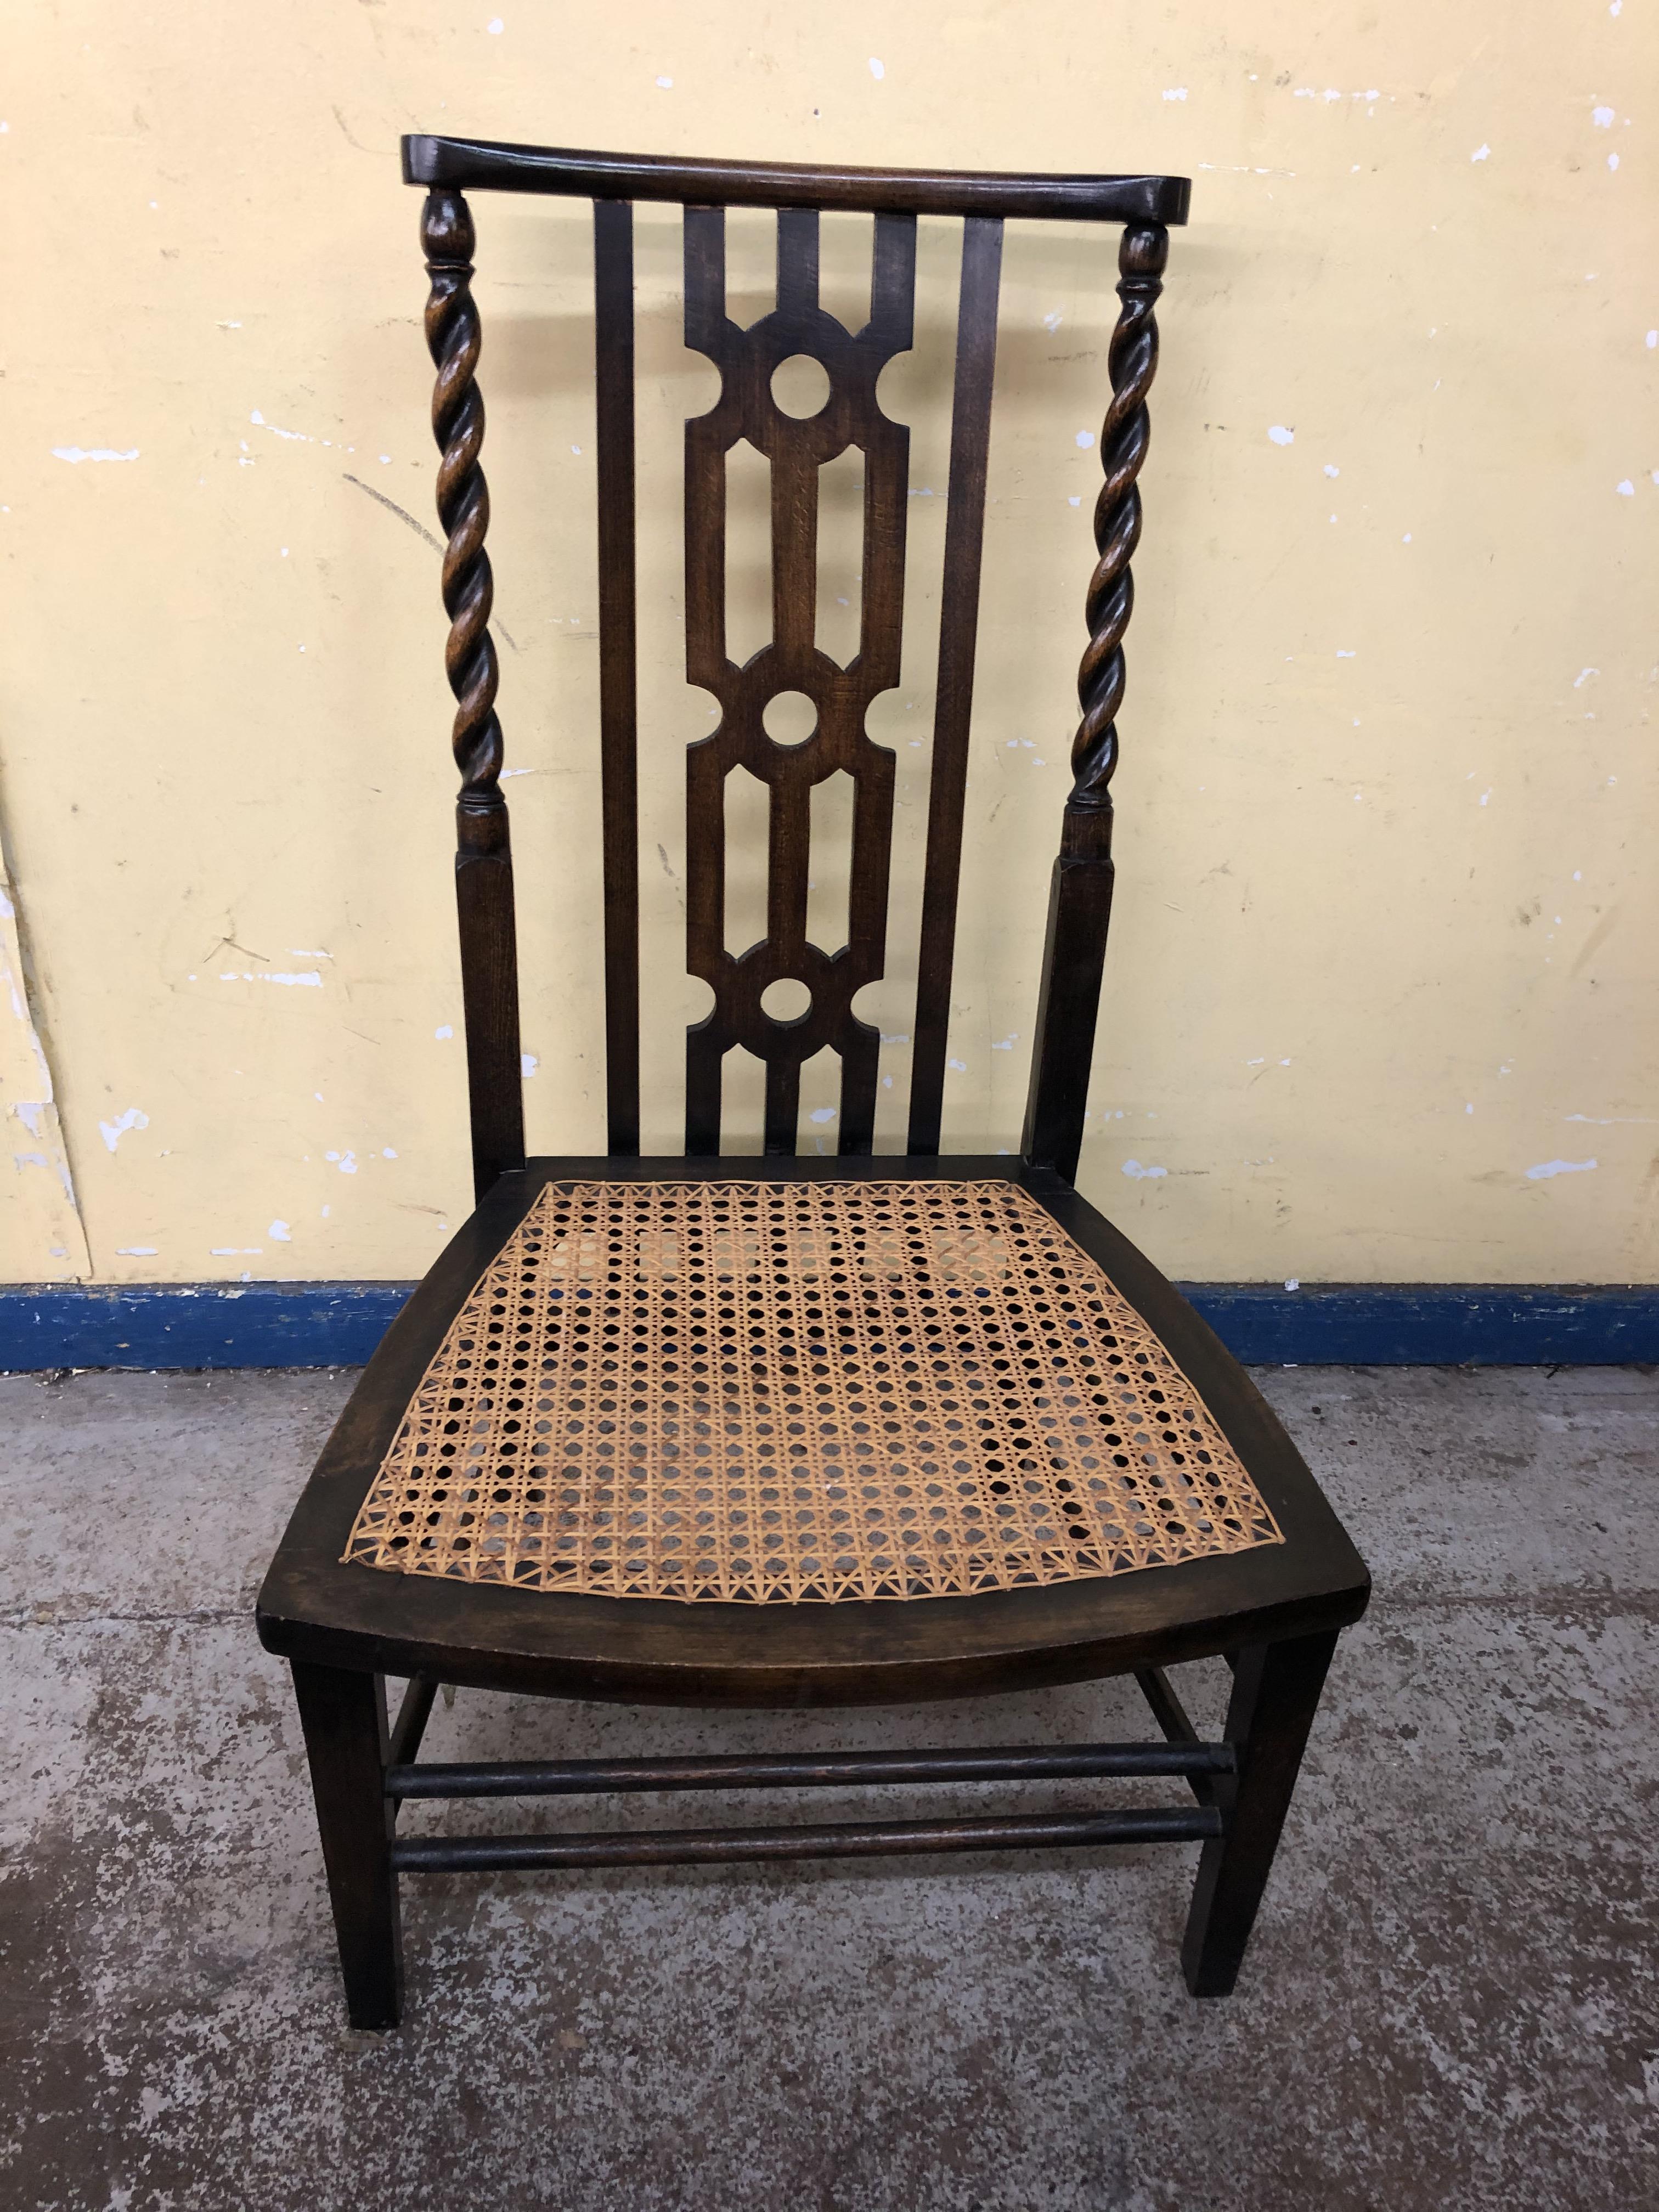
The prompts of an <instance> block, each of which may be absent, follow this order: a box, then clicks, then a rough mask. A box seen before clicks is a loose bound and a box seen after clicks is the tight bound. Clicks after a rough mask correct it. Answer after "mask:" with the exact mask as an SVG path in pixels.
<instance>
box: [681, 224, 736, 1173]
mask: <svg viewBox="0 0 1659 2212" xmlns="http://www.w3.org/2000/svg"><path fill="white" fill-rule="evenodd" d="M730 327H731V326H730V325H729V324H728V323H727V321H726V210H724V209H723V208H717V207H688V208H687V209H686V210H685V343H687V345H688V346H693V347H695V348H696V349H697V350H698V351H699V352H701V353H704V354H706V355H708V357H709V359H710V360H711V361H714V362H717V363H719V364H720V368H721V370H722V376H723V375H724V370H725V364H726V351H727V340H726V334H727V332H728V331H729V330H730ZM721 404H723V399H722V402H720V403H717V404H716V405H715V406H714V408H713V409H712V410H710V412H709V414H708V415H703V416H693V417H692V418H691V420H690V421H689V422H687V423H686V426H685V676H686V681H687V682H688V683H689V684H702V686H704V688H705V689H706V690H710V691H712V692H713V693H714V696H715V697H716V698H717V699H720V700H721V701H722V702H724V699H725V696H726V671H727V667H728V663H727V661H726V446H725V441H724V433H723V430H722V428H721V425H720V421H719V419H718V418H719V416H720V406H721ZM726 765H727V763H726V758H725V755H724V750H723V749H722V746H721V743H720V731H719V730H715V731H714V732H712V733H711V734H710V735H709V736H708V737H706V738H698V739H697V741H696V744H690V745H688V746H687V747H686V752H685V964H686V968H687V969H688V971H689V972H690V974H691V975H700V976H701V977H702V980H703V981H704V982H706V983H708V985H709V986H710V987H711V988H712V989H713V990H714V1005H713V1006H711V1007H710V1009H709V1011H708V1013H707V1014H706V1015H705V1016H704V1017H703V1018H702V1021H700V1022H696V1023H693V1024H692V1025H691V1027H690V1029H689V1030H687V1031H686V1037H685V1149H686V1151H687V1152H688V1153H689V1154H690V1156H691V1158H694V1159H698V1158H714V1157H715V1156H716V1155H717V1154H718V1153H719V1152H720V1091H721V1081H720V1076H721V1070H722V1067H723V1066H724V1063H725V1059H726V1049H727V1047H728V1046H729V1045H730V1043H731V1042H732V1038H731V1034H730V1030H729V1029H728V1026H727V1023H726V1013H725V1009H724V1007H723V1006H722V1004H721V999H720V983H721V979H722V977H723V975H724V973H725V969H726Z"/></svg>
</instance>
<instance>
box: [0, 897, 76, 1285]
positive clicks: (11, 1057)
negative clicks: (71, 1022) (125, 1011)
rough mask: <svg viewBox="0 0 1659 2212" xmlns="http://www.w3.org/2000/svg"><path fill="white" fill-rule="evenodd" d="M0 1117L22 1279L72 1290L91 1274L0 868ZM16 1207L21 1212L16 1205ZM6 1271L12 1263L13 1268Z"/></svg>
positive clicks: (11, 900) (13, 910)
mask: <svg viewBox="0 0 1659 2212" xmlns="http://www.w3.org/2000/svg"><path fill="white" fill-rule="evenodd" d="M0 1110H3V1119H4V1124H5V1130H6V1136H7V1141H8V1150H9V1152H10V1155H11V1167H12V1174H13V1176H14V1177H15V1182H14V1185H13V1188H12V1190H11V1192H10V1193H9V1206H8V1209H7V1210H8V1212H11V1210H12V1208H14V1207H15V1208H16V1209H17V1215H18V1218H17V1219H16V1225H15V1238H14V1237H12V1236H9V1237H8V1239H7V1242H8V1245H9V1246H10V1247H12V1249H15V1250H18V1251H20V1252H21V1255H23V1260H24V1264H25V1265H26V1266H27V1268H28V1270H29V1276H30V1279H32V1280H34V1281H37V1282H42V1283H63V1282H75V1281H79V1280H82V1279H84V1278H85V1277H87V1276H88V1275H89V1274H90V1273H92V1261H91V1258H90V1256H89V1255H88V1250H87V1239H86V1232H85V1231H84V1229H83V1228H82V1224H81V1213H80V1209H79V1207H78V1206H76V1199H75V1178H74V1176H72V1175H71V1174H70V1162H69V1152H68V1149H67V1147H66V1146H65V1145H64V1132H63V1129H62V1127H60V1125H59V1122H58V1102H57V1098H56V1097H55V1095H54V1092H53V1090H52V1069H51V1067H50V1066H49V1065H48V1064H47V1060H46V1048H45V1046H44V1045H43V1044H42V1042H41V1040H40V1030H39V1029H38V1027H37V1026H36V1024H35V1021H34V1018H33V1012H32V1011H31V1008H30V1004H29V989H28V978H27V969H26V967H25V963H24V959H23V945H22V938H21V931H20V929H19V926H18V918H17V901H16V898H15V894H14V892H13V890H12V885H11V882H10V879H9V872H7V871H5V870H4V869H3V867H0ZM20 1201H21V1204H20ZM13 1264H14V1265H15V1264H16V1263H15V1261H14V1262H13Z"/></svg>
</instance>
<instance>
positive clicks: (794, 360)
mask: <svg viewBox="0 0 1659 2212" xmlns="http://www.w3.org/2000/svg"><path fill="white" fill-rule="evenodd" d="M828 400H829V372H828V371H827V370H826V369H825V368H824V366H823V362H821V361H814V360H813V358H812V356H811V354H810V353H792V354H791V355H790V356H789V358H788V360H787V361H781V362H779V363H778V365H777V367H776V368H775V369H774V370H773V371H772V404H774V406H775V407H776V409H777V410H778V412H779V413H780V414H781V415H792V416H793V417H794V419H795V420H796V421H797V422H805V420H806V418H807V417H808V416H811V415H817V414H821V413H822V412H823V408H824V405H825V404H826V403H827V401H828Z"/></svg>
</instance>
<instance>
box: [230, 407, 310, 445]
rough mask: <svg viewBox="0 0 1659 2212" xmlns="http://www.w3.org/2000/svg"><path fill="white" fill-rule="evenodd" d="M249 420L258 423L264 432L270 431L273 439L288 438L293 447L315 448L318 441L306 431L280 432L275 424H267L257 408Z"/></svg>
mask: <svg viewBox="0 0 1659 2212" xmlns="http://www.w3.org/2000/svg"><path fill="white" fill-rule="evenodd" d="M247 419H248V421H249V422H257V423H258V426H259V428H261V429H262V430H269V431H270V435H271V436H272V437H273V438H286V439H288V440H289V442H290V443H291V444H293V445H296V446H314V445H315V444H316V442H317V441H316V440H315V439H314V438H313V437H312V436H311V435H310V434H309V433H308V432H307V431H305V430H279V429H278V428H277V427H276V424H275V423H274V422H266V420H265V418H264V416H263V415H262V414H261V413H260V412H259V410H258V408H257V407H256V408H255V409H254V410H253V412H252V414H251V415H250V416H248V418H247Z"/></svg>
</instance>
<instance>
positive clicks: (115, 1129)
mask: <svg viewBox="0 0 1659 2212" xmlns="http://www.w3.org/2000/svg"><path fill="white" fill-rule="evenodd" d="M98 1127H99V1128H100V1130H101V1131H102V1132H103V1137H104V1142H105V1143H106V1145H107V1146H109V1148H110V1150H111V1152H113V1151H114V1150H115V1147H116V1146H118V1144H119V1143H120V1141H121V1139H122V1138H123V1137H125V1134H126V1133H127V1131H128V1130H129V1129H148V1128H149V1115H148V1114H143V1113H140V1111H139V1110H138V1109H137V1107H136V1106H129V1107H128V1109H127V1110H126V1112H125V1114H121V1115H117V1117H116V1119H115V1120H114V1121H100V1123H99V1124H98Z"/></svg>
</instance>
